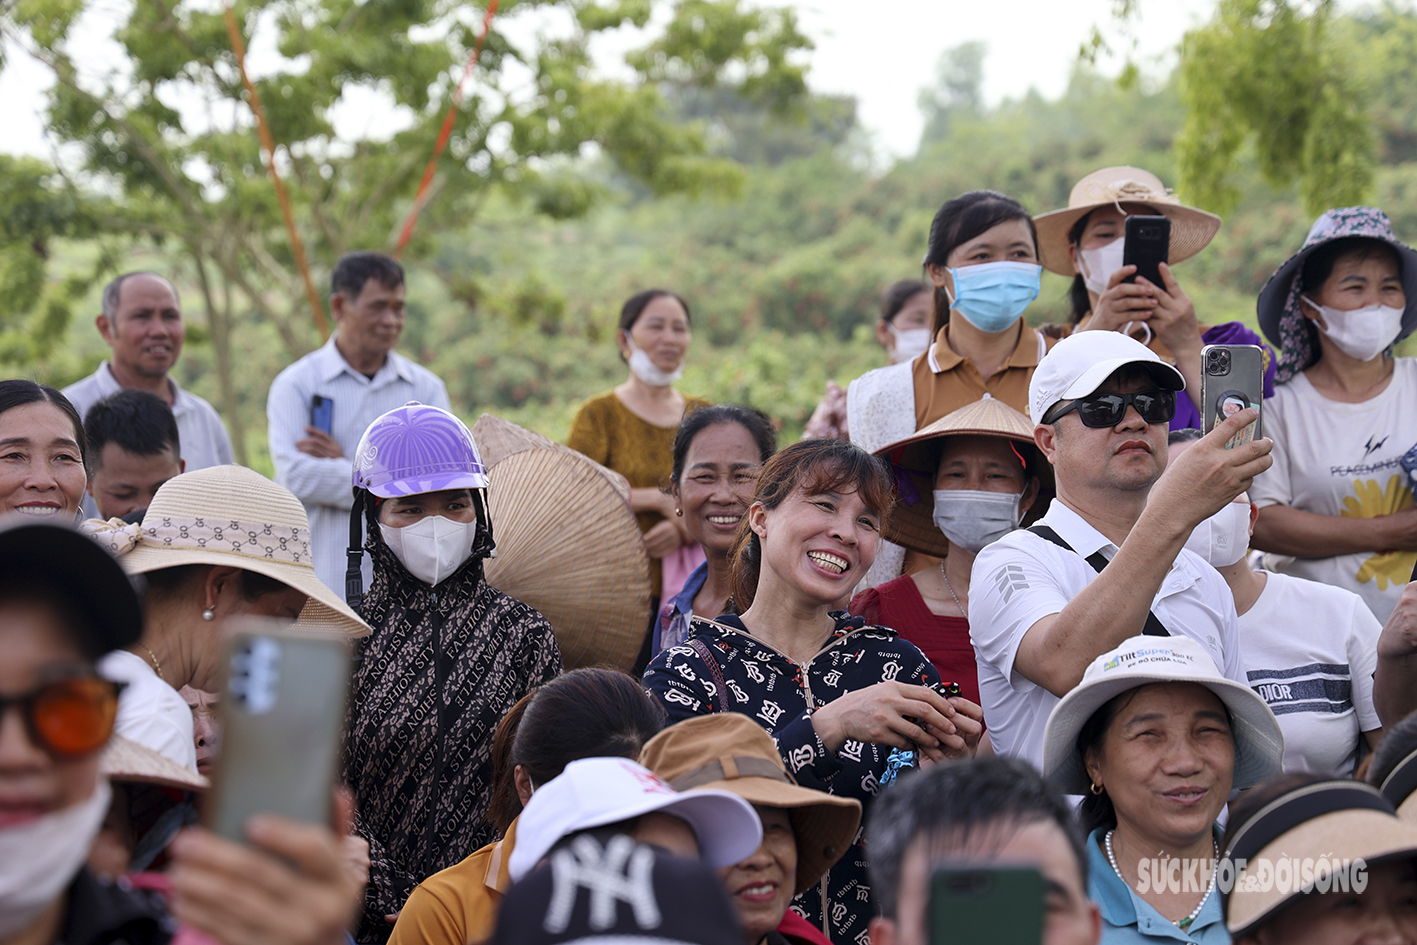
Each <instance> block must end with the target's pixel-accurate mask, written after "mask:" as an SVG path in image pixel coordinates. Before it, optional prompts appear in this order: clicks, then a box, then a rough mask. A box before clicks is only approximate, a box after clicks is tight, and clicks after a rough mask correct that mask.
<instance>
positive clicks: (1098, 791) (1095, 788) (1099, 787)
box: [1092, 784, 1102, 797]
mask: <svg viewBox="0 0 1417 945" xmlns="http://www.w3.org/2000/svg"><path fill="white" fill-rule="evenodd" d="M1092 793H1093V794H1094V795H1096V796H1097V797H1101V796H1102V785H1100V784H1094V785H1093V786H1092Z"/></svg>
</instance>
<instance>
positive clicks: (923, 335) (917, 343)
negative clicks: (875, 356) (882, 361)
mask: <svg viewBox="0 0 1417 945" xmlns="http://www.w3.org/2000/svg"><path fill="white" fill-rule="evenodd" d="M886 329H887V330H888V331H889V332H890V333H891V337H892V338H894V339H895V347H894V348H892V349H891V363H892V364H899V363H900V362H902V361H914V360H915V359H916V358H918V357H920V356H921V355H922V354H924V353H925V349H926V348H928V347H930V329H928V328H897V327H895V326H894V325H892V324H891V323H890V322H886Z"/></svg>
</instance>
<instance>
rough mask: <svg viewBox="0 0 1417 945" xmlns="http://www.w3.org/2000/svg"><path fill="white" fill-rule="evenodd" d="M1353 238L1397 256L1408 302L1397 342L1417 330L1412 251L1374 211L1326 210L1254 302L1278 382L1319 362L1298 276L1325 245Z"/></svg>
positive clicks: (1416, 260)
mask: <svg viewBox="0 0 1417 945" xmlns="http://www.w3.org/2000/svg"><path fill="white" fill-rule="evenodd" d="M1354 237H1359V238H1364V239H1371V240H1378V241H1380V242H1383V243H1386V244H1388V245H1389V246H1391V247H1392V249H1393V251H1394V252H1396V253H1397V256H1398V259H1399V260H1401V262H1402V291H1403V293H1404V294H1405V295H1406V296H1407V308H1406V309H1404V310H1403V313H1402V329H1401V330H1400V331H1399V332H1398V335H1397V340H1398V341H1401V340H1402V339H1403V338H1406V337H1407V336H1408V335H1410V334H1411V333H1412V331H1413V329H1414V328H1417V251H1414V250H1413V249H1412V247H1410V246H1408V245H1407V244H1406V243H1404V242H1402V241H1401V240H1400V239H1398V238H1397V235H1396V234H1395V233H1393V230H1392V221H1391V220H1389V219H1388V215H1387V214H1386V213H1383V212H1382V211H1381V210H1379V209H1378V208H1376V207H1340V208H1339V209H1336V210H1329V211H1327V212H1325V213H1323V214H1321V215H1320V216H1319V218H1318V219H1317V220H1315V221H1314V225H1313V226H1312V227H1310V228H1309V235H1308V236H1306V237H1305V238H1304V245H1303V246H1301V247H1299V251H1298V252H1297V253H1295V254H1294V255H1293V256H1290V257H1289V258H1288V259H1286V260H1285V261H1284V264H1283V265H1281V266H1280V267H1279V268H1278V269H1276V270H1274V274H1273V275H1271V276H1270V277H1269V281H1267V282H1266V283H1265V284H1264V288H1263V289H1260V294H1259V298H1258V299H1257V300H1256V302H1255V314H1256V316H1257V318H1258V319H1259V323H1260V330H1261V331H1263V332H1264V334H1265V337H1266V338H1268V339H1269V341H1270V344H1272V345H1274V346H1275V348H1277V349H1278V350H1279V367H1278V369H1277V371H1276V374H1275V380H1276V381H1277V382H1283V381H1287V380H1289V378H1291V377H1293V376H1294V375H1295V374H1296V373H1298V372H1299V371H1302V370H1304V369H1305V368H1306V367H1308V366H1309V365H1311V364H1313V363H1314V362H1315V361H1316V360H1318V352H1319V330H1318V327H1317V326H1315V325H1314V323H1313V322H1312V321H1311V320H1310V319H1309V318H1308V317H1306V316H1305V315H1304V312H1303V310H1302V309H1301V308H1300V307H1299V295H1300V294H1301V293H1300V287H1299V277H1300V276H1301V275H1302V274H1303V271H1304V262H1305V261H1306V260H1307V259H1308V258H1309V256H1310V255H1312V254H1313V252H1314V251H1315V250H1316V249H1318V248H1319V247H1321V246H1323V245H1324V244H1325V243H1332V242H1333V241H1334V240H1341V239H1351V238H1354ZM1311 298H1312V297H1311Z"/></svg>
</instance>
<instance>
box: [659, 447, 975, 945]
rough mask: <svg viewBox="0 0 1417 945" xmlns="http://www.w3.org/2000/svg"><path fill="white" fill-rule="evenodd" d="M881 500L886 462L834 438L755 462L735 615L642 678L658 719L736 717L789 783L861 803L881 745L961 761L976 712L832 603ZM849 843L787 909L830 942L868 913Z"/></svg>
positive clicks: (930, 671) (883, 636)
mask: <svg viewBox="0 0 1417 945" xmlns="http://www.w3.org/2000/svg"><path fill="white" fill-rule="evenodd" d="M892 492H893V484H892V481H891V476H890V472H889V470H888V467H887V466H886V464H885V463H884V461H882V460H879V459H877V458H876V457H874V456H872V455H870V454H869V453H867V452H865V451H864V450H861V449H860V448H858V447H855V446H852V445H851V444H849V443H843V442H841V441H839V440H804V441H803V442H800V443H795V444H793V445H792V446H789V447H787V448H786V449H784V450H782V452H780V453H778V454H777V455H776V456H774V457H773V458H772V459H770V460H768V462H767V464H766V465H764V466H763V469H762V472H761V473H760V474H759V476H758V484H757V490H756V492H755V494H754V496H753V501H752V503H751V504H750V505H749V506H748V509H747V515H746V516H745V518H744V521H743V523H742V524H741V525H740V526H739V530H738V538H737V542H736V547H735V551H734V553H733V555H732V558H733V573H732V589H733V601H734V603H735V604H736V606H737V607H738V608H740V609H741V616H737V615H734V614H724V615H722V616H720V617H719V618H718V619H717V620H716V621H711V620H705V619H703V618H702V617H695V618H694V619H693V620H692V622H691V623H690V627H691V630H692V633H693V636H692V637H691V638H690V639H689V641H688V642H687V643H686V644H685V645H682V646H675V647H672V648H670V649H668V650H665V651H664V652H662V653H660V654H659V656H657V657H656V658H655V659H654V661H653V662H651V663H650V665H649V669H648V670H646V672H645V677H644V678H645V686H646V687H647V688H648V689H649V690H650V692H652V693H654V695H655V696H657V697H658V698H659V699H660V701H661V702H663V703H664V706H665V709H666V710H667V711H668V713H669V715H670V717H671V718H672V719H674V720H676V721H677V720H681V719H687V718H690V717H692V716H696V715H708V714H710V713H715V712H738V713H742V714H744V715H747V716H750V717H752V718H753V719H754V720H755V721H756V722H758V723H759V724H760V725H762V726H763V727H764V728H766V729H767V730H768V732H769V733H771V734H772V735H773V736H774V739H775V741H776V743H777V748H778V753H779V754H780V755H781V757H782V759H783V761H784V762H785V763H786V766H787V768H788V770H789V771H790V772H791V773H792V774H793V776H794V777H795V778H796V780H797V783H798V784H800V785H802V786H804V787H810V788H815V789H817V790H821V791H827V792H828V793H831V794H835V795H838V796H843V797H849V798H856V799H857V800H860V801H861V802H862V803H863V804H869V803H870V800H871V799H872V798H873V797H874V796H875V794H876V793H877V792H878V791H879V789H880V778H881V776H882V775H883V774H884V773H885V769H886V759H887V757H888V756H889V754H890V752H891V749H893V748H902V749H913V750H918V751H920V752H922V753H923V754H924V755H925V756H926V757H928V758H930V759H931V760H935V761H938V760H943V759H945V758H948V757H960V756H963V755H967V754H971V753H972V752H973V750H974V747H975V745H976V744H977V743H978V739H979V735H980V733H981V731H982V726H981V724H980V721H979V720H980V718H981V713H980V710H979V707H978V706H977V705H975V704H974V703H972V702H969V701H967V700H965V699H960V698H954V699H946V698H945V697H944V696H942V695H940V693H939V692H937V691H936V690H935V689H933V688H931V687H932V686H935V685H938V684H939V682H940V677H939V674H938V673H937V672H936V671H935V668H934V667H933V666H931V665H930V663H929V661H928V660H927V659H926V658H925V656H924V654H922V653H921V652H920V650H918V649H917V648H916V647H915V646H914V645H913V644H911V643H908V642H906V641H904V640H901V639H899V638H897V636H896V633H895V631H894V630H890V629H887V628H884V627H872V626H866V625H865V622H864V621H863V620H860V619H859V618H854V617H852V616H851V615H850V614H848V613H846V612H845V611H844V610H836V609H835V607H836V606H837V605H838V604H840V603H841V602H842V601H843V600H844V599H845V598H846V597H847V596H848V595H849V594H850V592H851V589H852V587H853V586H854V585H855V584H856V582H857V581H858V580H860V577H861V575H862V574H864V573H865V572H866V570H867V569H868V568H870V566H871V562H872V560H873V559H874V558H875V555H876V548H877V546H878V545H879V543H880V523H881V516H882V514H883V513H884V512H885V511H886V510H887V508H888V506H889V504H890V502H891V498H892ZM863 844H864V841H859V840H858V842H857V843H856V844H854V845H853V846H852V847H851V849H850V850H848V851H847V852H846V854H845V856H843V857H842V859H841V860H840V861H839V862H838V863H837V864H836V865H835V866H833V867H832V869H831V870H830V871H829V872H828V873H827V874H826V875H825V876H824V877H823V878H822V880H821V882H820V883H818V884H817V885H816V886H814V887H813V888H811V889H807V890H805V891H803V892H802V893H801V894H800V895H799V896H798V897H797V898H796V900H795V903H796V906H797V908H798V909H799V910H800V911H801V912H802V913H803V914H804V915H805V916H806V917H807V918H808V920H809V921H811V922H812V923H813V924H815V925H817V926H818V927H820V928H821V929H822V931H823V932H825V933H827V935H828V937H829V938H831V940H832V941H846V940H848V939H853V938H856V937H857V936H859V935H861V934H862V933H863V932H864V931H865V929H866V924H867V922H869V920H870V917H871V915H872V914H873V913H874V905H873V904H872V903H871V902H870V901H869V898H867V899H863V898H861V895H862V894H861V890H863V889H869V885H868V881H867V878H866V873H865V870H866V862H865V847H864V845H863Z"/></svg>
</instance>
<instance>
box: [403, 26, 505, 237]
mask: <svg viewBox="0 0 1417 945" xmlns="http://www.w3.org/2000/svg"><path fill="white" fill-rule="evenodd" d="M496 13H497V0H490V2H489V3H488V4H487V15H486V16H484V17H483V18H482V35H481V36H478V37H477V40H476V42H474V43H473V46H472V54H471V55H470V56H468V57H467V64H466V65H464V66H463V70H462V78H461V79H459V80H458V85H457V88H455V89H453V101H452V104H451V105H449V106H448V113H447V114H446V115H444V116H443V128H442V130H441V131H439V132H438V141H437V143H436V144H434V145H433V156H432V157H431V158H429V159H428V166H427V167H425V168H424V169H423V180H422V181H420V182H419V184H418V193H416V194H414V197H413V208H412V209H411V210H409V211H408V219H406V220H404V221H403V229H402V230H401V231H400V232H399V241H398V246H397V247H395V249H394V257H395V258H397V257H399V256H402V255H403V251H404V249H405V248H406V247H407V246H408V241H409V240H411V239H413V227H414V225H415V224H416V223H417V222H418V215H419V214H420V213H422V212H423V205H424V203H425V202H426V201H427V200H428V186H429V185H430V184H432V183H433V173H434V172H435V171H437V169H438V161H439V160H440V159H441V158H442V157H443V149H445V148H446V147H447V146H448V139H449V138H451V137H452V135H453V121H454V119H455V118H456V117H457V113H458V109H459V108H460V107H462V94H463V92H462V90H463V86H465V85H467V79H468V76H470V75H472V70H473V67H474V66H476V65H477V60H478V59H479V58H480V57H481V56H482V44H483V43H484V42H486V40H487V34H488V32H490V31H491V29H492V17H493V16H494V15H496Z"/></svg>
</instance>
